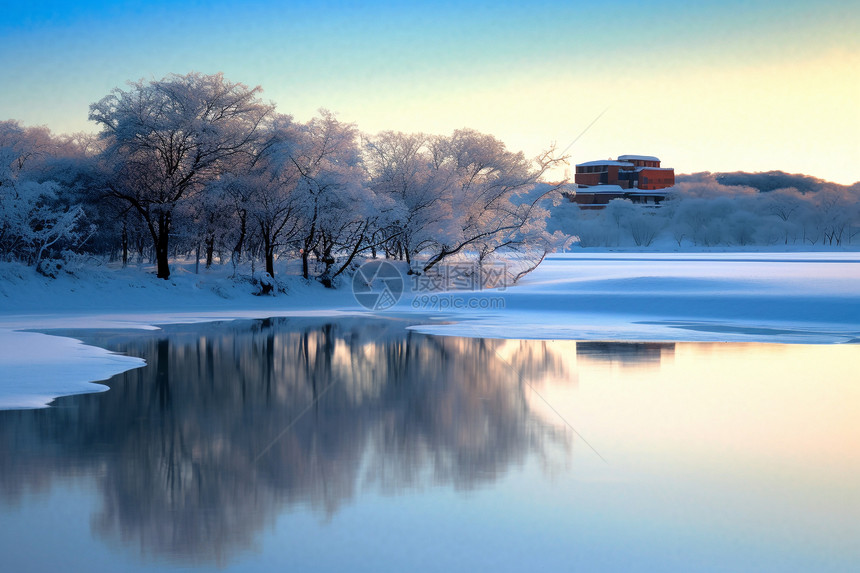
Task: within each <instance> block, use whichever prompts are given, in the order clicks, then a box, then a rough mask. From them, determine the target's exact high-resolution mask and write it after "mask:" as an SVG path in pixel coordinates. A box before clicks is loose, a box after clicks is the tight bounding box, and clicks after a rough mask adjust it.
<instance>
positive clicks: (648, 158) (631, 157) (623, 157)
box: [618, 155, 660, 161]
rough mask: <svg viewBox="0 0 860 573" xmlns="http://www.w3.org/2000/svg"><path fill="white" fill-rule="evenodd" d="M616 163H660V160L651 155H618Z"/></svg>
mask: <svg viewBox="0 0 860 573" xmlns="http://www.w3.org/2000/svg"><path fill="white" fill-rule="evenodd" d="M618 161H660V158H658V157H654V156H653V155H619V156H618Z"/></svg>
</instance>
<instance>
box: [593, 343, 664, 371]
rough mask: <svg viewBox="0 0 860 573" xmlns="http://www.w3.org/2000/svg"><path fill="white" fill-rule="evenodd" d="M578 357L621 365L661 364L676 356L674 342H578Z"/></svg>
mask: <svg viewBox="0 0 860 573" xmlns="http://www.w3.org/2000/svg"><path fill="white" fill-rule="evenodd" d="M576 356H577V358H578V359H583V358H585V359H589V360H593V361H596V362H608V363H611V364H619V365H621V366H635V367H641V366H647V365H653V366H659V365H660V364H662V363H663V361H666V360H669V361H671V360H672V359H674V357H675V343H674V342H577V343H576Z"/></svg>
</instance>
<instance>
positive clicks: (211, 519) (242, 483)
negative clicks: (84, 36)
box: [0, 319, 570, 562]
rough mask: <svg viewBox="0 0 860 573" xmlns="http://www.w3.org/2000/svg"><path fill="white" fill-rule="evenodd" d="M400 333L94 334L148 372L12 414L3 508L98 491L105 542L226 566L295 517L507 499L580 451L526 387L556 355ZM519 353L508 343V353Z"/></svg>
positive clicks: (533, 346) (229, 326)
mask: <svg viewBox="0 0 860 573" xmlns="http://www.w3.org/2000/svg"><path fill="white" fill-rule="evenodd" d="M405 326H406V325H405V323H403V322H400V321H396V320H387V321H366V320H359V319H339V320H338V322H329V323H323V322H319V321H317V322H313V321H311V320H300V319H269V320H262V321H242V322H229V323H220V324H208V325H195V326H182V327H171V328H169V329H167V330H166V331H158V332H154V333H150V334H141V333H133V334H128V333H125V334H117V333H103V334H95V335H93V334H90V335H85V336H84V337H85V338H86V339H87V342H88V343H92V344H97V345H99V346H103V347H105V348H109V349H111V350H117V351H121V352H126V353H128V354H131V355H135V356H141V357H143V358H145V359H146V361H147V366H146V367H144V368H140V369H137V370H133V371H129V372H126V373H124V374H122V375H119V376H117V377H115V378H113V379H112V380H111V381H110V387H111V390H110V391H109V392H105V393H100V394H89V395H80V396H72V397H68V398H64V399H61V400H59V401H58V402H57V403H56V404H55V407H54V408H50V409H47V410H37V411H18V412H0V446H2V447H0V461H1V462H2V467H3V468H4V471H3V472H2V474H0V496H2V499H5V500H6V501H7V502H15V501H16V500H18V499H20V496H21V495H22V493H23V492H24V491H25V490H27V489H38V488H42V489H47V487H48V486H49V484H50V483H51V481H52V479H53V478H54V477H59V476H71V475H88V476H94V477H95V479H97V480H98V486H99V490H100V492H101V496H102V500H103V502H102V507H101V508H100V509H99V510H98V511H97V512H96V514H95V515H94V516H93V518H92V526H93V529H94V531H95V532H97V533H98V534H99V535H101V536H103V537H104V538H108V539H118V540H121V541H122V542H123V543H125V544H139V546H140V549H141V552H142V554H143V555H146V556H162V557H164V556H167V557H169V558H173V559H181V560H192V561H209V560H215V561H218V562H223V561H224V560H225V559H228V558H229V557H230V556H231V555H232V554H234V553H235V552H236V551H237V550H241V549H242V548H244V547H247V546H249V545H251V544H252V542H253V540H254V537H255V535H256V534H257V532H258V531H259V530H260V529H261V528H263V526H264V525H265V524H267V523H271V522H273V521H274V520H275V519H276V518H277V516H278V514H279V513H280V512H281V511H282V510H283V509H284V508H288V507H290V506H296V505H303V506H307V507H310V508H312V509H314V510H316V511H318V512H319V513H320V514H321V515H323V516H324V517H325V518H326V519H329V518H331V517H332V516H333V515H334V514H335V513H336V512H337V511H338V509H339V508H340V507H341V506H342V505H343V504H344V503H347V502H349V501H350V500H352V499H354V498H355V497H356V496H357V495H359V494H360V493H361V492H362V491H368V490H371V491H381V492H384V493H389V494H392V493H397V492H400V491H403V490H405V489H420V488H422V487H426V486H430V485H433V486H438V485H443V486H449V487H453V488H455V489H472V488H476V487H480V486H481V485H482V484H489V483H492V482H493V481H494V480H496V479H497V478H498V477H499V476H501V475H503V474H504V473H505V472H506V471H507V470H508V469H510V468H511V467H513V466H516V465H518V464H522V463H524V461H525V459H526V458H527V456H541V457H547V456H548V455H549V454H550V453H551V452H552V451H554V450H556V449H561V450H562V451H565V452H566V451H568V450H569V445H570V443H569V437H568V436H567V435H566V434H564V433H563V432H561V431H560V430H557V429H556V428H558V426H557V425H555V424H552V423H550V422H544V421H542V420H541V419H540V418H538V417H537V415H535V414H534V413H532V412H531V411H530V409H529V406H528V401H527V399H526V398H527V393H528V391H529V390H528V388H527V386H526V384H525V381H534V380H540V379H541V378H542V377H543V376H545V375H554V376H557V377H558V376H563V375H564V366H563V362H562V360H561V357H560V356H557V355H556V354H554V353H553V352H552V351H551V350H550V349H549V348H548V346H547V345H546V344H545V343H542V342H539V341H522V342H520V343H519V347H518V348H515V349H514V351H513V352H512V353H511V352H508V354H506V356H505V361H503V360H500V359H499V357H498V356H497V354H496V350H497V348H499V347H500V345H501V344H502V342H501V341H495V340H484V339H463V338H443V337H433V336H426V335H421V334H416V333H413V332H410V331H408V330H406V329H405ZM509 347H510V341H508V348H509Z"/></svg>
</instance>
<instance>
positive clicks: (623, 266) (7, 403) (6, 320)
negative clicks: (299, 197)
mask: <svg viewBox="0 0 860 573" xmlns="http://www.w3.org/2000/svg"><path fill="white" fill-rule="evenodd" d="M228 275H229V269H228V268H227V267H226V266H225V267H219V268H216V269H213V270H211V271H203V270H201V272H200V274H195V273H193V272H191V271H190V270H189V269H185V268H182V267H177V268H176V269H175V271H174V274H173V275H172V277H171V280H169V281H162V280H159V279H156V278H155V277H154V276H153V275H152V274H151V273H147V272H145V270H141V269H138V268H128V269H107V268H104V267H96V268H93V269H78V270H75V272H74V275H70V274H67V273H61V276H59V277H58V278H56V279H47V278H45V277H42V276H40V275H37V274H35V273H34V272H33V271H32V269H29V268H26V267H22V266H18V265H14V264H3V265H2V266H0V408H10V407H11V408H16V407H19V408H20V407H36V406H40V405H45V404H47V403H49V402H50V401H51V400H52V399H53V397H56V396H60V395H67V394H73V393H77V392H91V391H98V390H100V389H104V386H96V385H94V384H91V383H89V381H97V380H104V379H106V378H109V377H110V376H111V375H113V374H116V373H119V372H122V371H124V370H127V369H130V368H134V367H137V366H139V365H140V364H141V362H140V360H138V359H136V358H131V357H124V356H117V355H112V354H110V353H108V352H106V351H104V350H102V349H98V348H93V347H89V346H86V345H83V344H80V343H79V342H77V341H72V340H71V339H68V338H61V337H57V336H49V335H47V334H40V333H35V332H23V331H24V330H41V331H46V330H51V329H65V328H76V329H77V328H154V327H156V325H165V324H176V323H192V322H200V321H212V320H223V319H229V318H254V317H260V318H262V317H268V316H289V315H302V316H308V315H310V316H343V315H348V314H360V313H367V311H365V310H364V309H363V308H362V307H361V306H360V305H359V304H357V302H356V301H355V299H354V298H353V296H352V292H351V289H350V288H349V284H345V285H342V287H341V288H340V289H337V290H331V289H325V288H323V287H321V286H320V285H317V284H306V283H305V282H304V281H302V280H301V279H298V278H296V277H288V280H287V281H285V284H286V288H287V293H286V294H284V293H281V294H279V295H277V296H274V297H272V296H262V297H260V296H254V295H252V294H251V291H252V288H251V286H250V284H248V283H243V282H237V281H234V280H231V279H230V278H229V276H228ZM409 284H410V283H409V282H408V281H407V283H406V285H407V292H406V293H405V294H404V296H403V298H402V299H401V300H400V302H399V303H398V304H397V305H396V306H395V307H393V308H391V309H389V310H387V311H384V312H383V313H382V314H388V315H402V314H406V315H410V316H412V317H418V316H420V317H423V318H426V323H427V324H426V325H424V326H419V327H416V329H417V330H419V331H422V332H427V333H434V334H445V335H457V336H473V337H474V336H482V337H500V338H546V339H553V338H566V339H576V340H660V341H669V340H674V341H682V340H703V341H704V340H707V341H722V340H726V341H729V340H731V341H767V342H803V343H840V342H858V341H860V253H856V252H804V253H754V252H742V253H695V252H690V253H656V252H648V253H635V252H630V253H618V252H600V251H598V252H587V251H585V250H582V251H578V252H576V253H572V254H560V255H554V256H550V257H548V258H547V259H546V260H545V261H544V262H543V264H542V265H541V266H540V267H539V268H538V270H536V271H535V272H533V273H532V274H530V275H528V276H526V277H525V278H524V279H522V280H521V281H520V282H519V283H518V284H517V285H516V286H512V287H508V288H505V289H503V290H499V289H493V290H486V291H482V292H467V291H448V292H417V293H411V292H409Z"/></svg>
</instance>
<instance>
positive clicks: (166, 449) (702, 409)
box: [0, 319, 860, 571]
mask: <svg viewBox="0 0 860 573" xmlns="http://www.w3.org/2000/svg"><path fill="white" fill-rule="evenodd" d="M167 332H169V333H170V338H169V339H167V338H164V335H163V334H162V333H145V334H141V333H134V334H130V335H116V334H114V335H110V336H108V335H107V334H105V335H99V334H96V335H93V337H92V341H93V342H96V343H99V344H101V345H105V346H107V347H110V348H117V349H125V350H128V351H130V352H132V353H141V354H142V355H144V356H145V357H146V358H147V361H148V363H149V366H148V367H147V368H144V369H140V370H136V371H132V372H128V373H126V374H124V375H121V376H119V377H117V378H115V379H113V380H112V382H111V386H112V390H111V391H110V392H107V393H103V394H92V395H83V396H73V397H68V398H64V399H61V400H59V401H58V402H57V403H56V407H54V408H51V409H48V410H37V411H22V412H0V467H2V468H3V471H2V472H0V532H2V533H3V535H2V537H0V554H2V555H3V557H2V558H0V559H2V561H0V563H3V566H2V568H3V569H4V570H7V566H8V570H21V569H26V568H30V567H32V568H34V569H46V568H51V567H54V566H55V567H57V568H61V567H62V568H68V567H69V566H72V567H74V566H76V565H80V566H83V565H84V564H86V566H87V567H88V569H90V570H92V571H99V570H105V571H107V570H116V569H124V570H135V569H147V568H169V567H174V566H186V565H194V564H198V565H205V566H207V567H211V566H216V565H221V566H227V567H229V568H230V569H231V570H233V569H235V570H248V571H251V570H255V569H258V568H260V567H271V568H273V567H276V566H277V567H278V568H281V569H292V570H314V569H316V570H335V569H339V570H349V571H354V570H379V569H380V568H383V569H389V570H440V569H441V570H466V569H470V570H488V569H490V568H492V569H494V570H511V571H514V570H523V569H524V568H534V567H538V568H541V567H547V568H549V570H559V569H570V568H574V569H576V568H581V569H582V570H601V569H603V570H605V569H622V570H707V569H712V570H725V569H742V568H763V569H765V570H781V571H784V570H798V571H806V570H816V569H817V570H821V569H825V570H827V569H829V570H832V569H837V570H838V569H850V568H851V567H852V566H857V565H858V564H860V550H858V549H857V548H856V546H855V545H856V544H855V543H854V540H855V539H856V538H857V537H858V533H860V531H858V522H860V487H858V486H857V485H856V484H857V482H858V481H860V461H858V459H857V457H858V456H857V452H858V451H860V432H858V429H857V420H858V419H860V417H858V414H860V378H858V374H856V373H854V372H853V370H852V365H854V364H857V363H858V360H857V359H858V358H860V346H856V345H843V346H800V345H798V346H780V345H748V344H711V345H702V344H652V343H648V344H638V343H636V344H632V343H625V344H616V343H576V342H571V341H554V342H543V341H515V340H514V341H512V340H480V339H458V338H439V337H428V336H423V335H418V334H414V333H407V332H405V331H404V330H403V329H402V325H401V324H399V323H397V322H396V321H387V322H374V323H369V322H361V321H344V322H341V323H340V324H337V325H327V326H326V325H324V324H323V323H319V322H313V321H308V320H304V321H302V320H295V319H290V320H286V319H284V320H275V321H268V322H237V323H227V324H221V325H212V326H200V325H197V326H193V327H191V326H188V327H173V328H171V329H169V330H168V331H167ZM537 393H539V395H540V396H538V394H537ZM315 397H316V398H317V401H316V402H314V399H315ZM543 399H545V400H546V401H547V402H549V403H550V404H551V405H552V407H553V408H554V409H555V410H556V411H557V412H558V414H560V415H561V416H563V417H564V418H565V419H566V420H567V421H568V422H570V423H571V425H572V426H573V427H575V428H576V430H577V431H578V432H579V433H581V434H582V435H583V436H584V437H585V438H586V439H587V440H588V441H589V443H590V444H591V445H592V446H594V448H595V449H597V451H599V452H600V454H601V455H602V456H603V457H604V458H606V459H607V460H608V464H605V463H603V462H602V461H601V460H600V458H598V456H597V455H596V454H595V453H594V452H592V451H591V450H590V449H589V448H588V447H587V446H586V445H585V444H584V443H583V442H582V441H581V440H580V439H579V438H577V437H575V436H573V435H572V432H571V431H570V430H569V429H567V428H566V427H565V425H564V422H562V421H561V420H560V418H559V416H558V415H557V414H556V413H555V412H553V411H551V410H550V408H549V407H548V406H547V405H546V404H545V403H544V402H543ZM308 404H312V406H311V407H310V408H307V406H308ZM70 564H71V565H70Z"/></svg>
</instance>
